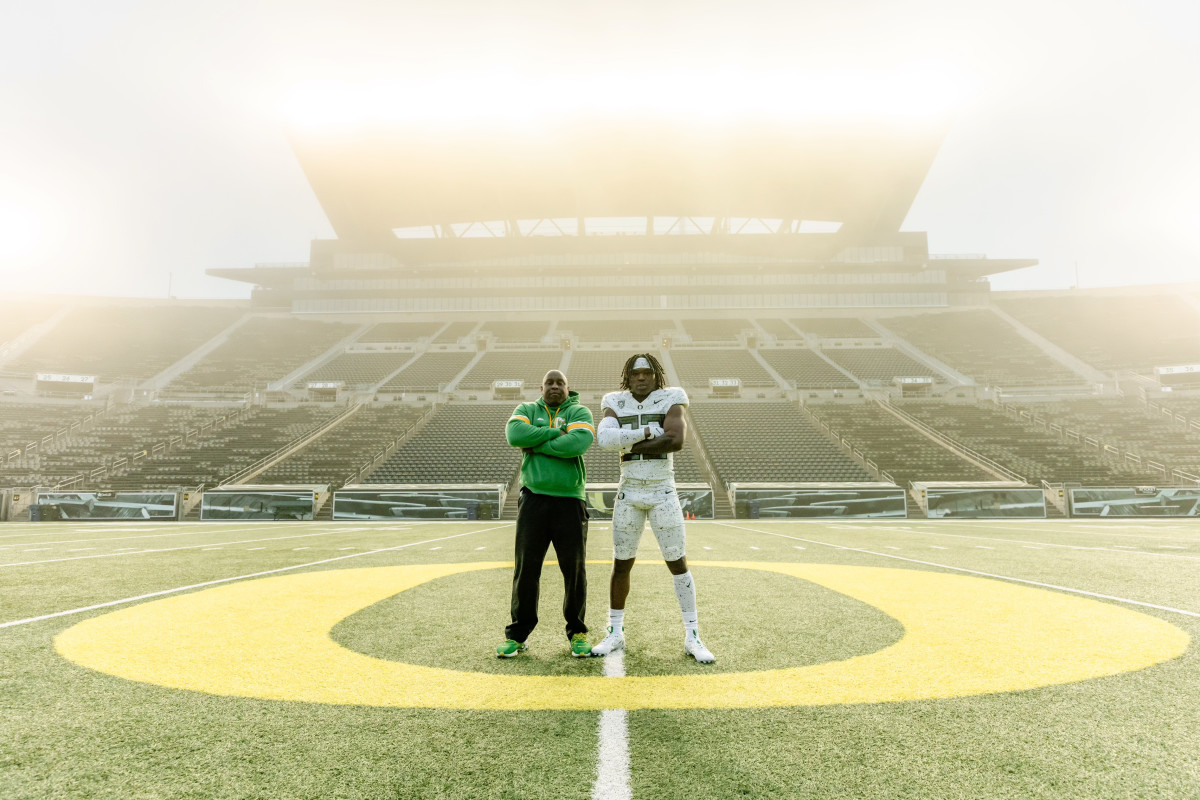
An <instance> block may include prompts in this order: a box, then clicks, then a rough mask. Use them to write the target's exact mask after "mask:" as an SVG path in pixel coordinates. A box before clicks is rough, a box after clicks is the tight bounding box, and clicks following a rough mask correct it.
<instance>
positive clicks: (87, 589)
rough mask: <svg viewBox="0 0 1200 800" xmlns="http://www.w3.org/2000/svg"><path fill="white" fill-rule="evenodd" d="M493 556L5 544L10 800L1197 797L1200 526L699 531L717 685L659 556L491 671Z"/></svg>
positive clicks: (373, 535) (240, 533) (8, 527)
mask: <svg viewBox="0 0 1200 800" xmlns="http://www.w3.org/2000/svg"><path fill="white" fill-rule="evenodd" d="M512 537H513V528H512V524H511V523H498V522H491V523H488V522H480V523H435V524H408V523H222V524H211V523H210V524H186V523H184V524H161V525H157V524H136V523H134V524H123V523H105V524H65V523H63V524H59V523H44V524H38V525H29V524H19V523H12V524H5V525H2V526H0V625H2V627H0V665H2V667H3V668H2V669H0V798H4V799H5V800H7V798H37V799H38V800H44V799H47V798H85V797H94V798H129V799H130V800H134V799H135V798H220V799H222V800H224V799H225V798H417V797H431V798H567V797H578V798H587V797H592V796H596V797H628V796H630V794H629V793H630V792H631V793H632V797H635V798H675V797H688V798H742V797H748V798H757V797H771V798H785V797H786V798H792V797H803V798H814V799H816V798H820V799H821V800H829V799H832V798H914V799H916V798H922V799H925V798H971V799H972V800H978V799H980V798H1006V799H1007V798H1156V799H1157V798H1196V797H1200V658H1197V655H1196V645H1195V641H1196V636H1197V634H1200V523H1196V522H1187V521H1180V522H1166V521H1162V522H1158V521H1153V522H1149V523H1133V524H1126V523H1121V522H1113V521H1107V520H1106V521H1103V522H1091V523H1089V522H1080V521H1055V522H983V521H980V522H970V523H954V522H947V521H939V522H916V521H912V522H899V523H890V522H879V523H872V522H863V523H860V524H855V523H837V524H824V523H785V522H767V521H757V520H753V521H752V520H745V521H729V522H693V523H689V527H688V559H689V561H690V562H691V563H692V564H693V573H694V575H695V578H696V584H697V591H698V597H699V605H700V615H701V617H700V620H701V632H702V634H703V635H704V639H705V641H706V643H707V644H708V645H709V647H710V648H711V649H712V650H713V652H714V653H716V655H717V659H718V660H717V663H716V664H714V665H711V666H704V665H698V664H696V663H695V662H693V661H691V660H690V659H688V658H686V657H685V656H684V654H683V649H682V628H681V625H680V622H679V613H678V608H677V605H676V601H675V597H674V594H673V593H672V589H671V582H670V579H669V576H668V573H667V571H666V569H665V567H664V566H663V565H662V563H661V561H660V559H659V556H658V552H657V549H656V547H655V545H654V542H653V537H652V536H651V535H650V534H649V533H647V535H646V537H645V538H644V540H643V545H642V551H641V554H640V556H639V559H640V561H639V566H638V568H637V569H635V571H634V573H633V591H632V593H631V595H630V599H629V603H628V611H627V615H626V630H627V636H628V642H629V652H628V654H627V655H626V656H625V657H624V659H623V662H622V663H621V664H619V665H618V663H617V661H616V660H614V661H613V662H612V663H609V664H607V665H606V663H605V661H604V660H602V659H582V660H577V659H572V658H570V657H569V656H568V648H567V642H566V639H565V637H564V636H563V634H562V619H561V614H560V612H559V607H560V604H561V601H562V591H561V585H560V584H561V581H560V579H559V575H558V570H557V567H556V566H555V565H554V563H553V561H551V562H548V563H547V565H546V571H545V572H544V575H543V584H542V586H543V596H542V607H541V608H542V610H541V619H542V622H541V625H540V626H539V628H538V630H537V631H535V633H534V634H533V636H532V637H531V638H530V645H531V649H530V651H529V652H528V653H527V654H525V655H522V656H520V657H518V658H515V659H511V660H498V659H496V658H495V657H494V656H493V648H494V647H495V645H496V644H497V643H498V642H499V641H500V639H501V638H502V632H503V627H504V625H505V623H506V622H507V613H508V592H509V583H510V579H511V572H510V570H509V569H508V568H507V566H506V564H507V562H508V561H509V560H510V559H511V546H512V544H511V543H512ZM609 548H610V540H609V532H608V528H607V525H606V524H605V523H600V522H594V523H593V525H592V528H591V534H590V541H589V551H590V555H591V558H593V559H594V560H595V562H596V563H595V564H594V565H593V567H592V568H591V578H592V580H591V591H590V599H589V606H588V620H589V623H590V624H591V625H592V626H593V631H594V636H593V639H594V640H595V641H598V640H599V638H600V633H601V632H602V629H603V626H604V625H605V624H606V608H607V596H606V593H607V567H606V564H605V562H606V560H607V558H608V556H609ZM81 609H82V610H81ZM619 667H623V671H624V674H625V676H624V677H618V676H617V675H616V674H614V673H618V672H619ZM622 708H627V709H629V710H628V711H627V712H625V713H622V712H620V711H619V709H622ZM606 709H607V710H606ZM614 737H615V738H614ZM626 743H627V744H626Z"/></svg>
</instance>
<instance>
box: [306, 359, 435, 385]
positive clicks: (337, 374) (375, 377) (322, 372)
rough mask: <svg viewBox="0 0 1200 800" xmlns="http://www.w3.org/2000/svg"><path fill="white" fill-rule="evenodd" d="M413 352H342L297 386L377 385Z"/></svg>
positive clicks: (307, 375) (308, 374)
mask: <svg viewBox="0 0 1200 800" xmlns="http://www.w3.org/2000/svg"><path fill="white" fill-rule="evenodd" d="M412 357H413V354H412V353H342V354H341V355H339V356H336V357H335V358H333V359H332V360H330V361H327V362H326V363H324V364H322V365H321V366H319V367H317V368H316V369H314V370H312V371H311V372H308V373H306V374H305V375H304V376H302V377H301V378H300V379H299V380H298V381H296V383H295V384H294V385H295V386H297V387H303V386H305V385H306V384H308V383H311V382H315V381H323V382H330V381H341V382H342V383H344V384H345V386H346V387H347V388H364V387H368V386H374V385H375V384H377V383H379V382H380V381H381V380H383V379H384V378H386V377H387V376H389V375H391V374H392V373H393V372H395V371H396V370H398V369H400V367H402V366H404V364H405V363H406V362H408V361H409V360H410V359H412Z"/></svg>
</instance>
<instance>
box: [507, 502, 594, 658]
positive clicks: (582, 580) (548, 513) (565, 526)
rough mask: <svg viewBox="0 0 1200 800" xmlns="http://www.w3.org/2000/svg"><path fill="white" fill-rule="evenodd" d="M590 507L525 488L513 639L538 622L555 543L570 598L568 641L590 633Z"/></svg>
mask: <svg viewBox="0 0 1200 800" xmlns="http://www.w3.org/2000/svg"><path fill="white" fill-rule="evenodd" d="M587 527H588V518H587V505H586V504H585V503H584V502H583V501H582V500H579V499H577V498H574V497H552V496H550V495H546V494H534V493H533V492H531V491H529V490H528V489H525V488H522V489H521V496H520V497H519V498H518V499H517V547H516V551H517V552H516V561H517V567H516V570H515V571H514V573H513V588H512V623H511V624H509V626H508V627H507V628H505V629H504V634H505V636H507V637H508V638H509V639H514V640H516V641H518V642H523V641H525V639H526V638H527V637H528V636H529V634H530V632H531V631H532V630H533V629H534V628H535V627H536V626H537V623H538V589H539V584H540V582H541V577H542V561H543V560H544V559H545V558H546V551H547V550H548V549H549V548H550V545H551V544H553V545H554V552H555V554H556V555H557V556H558V568H559V569H560V570H562V574H563V582H564V585H565V589H566V596H565V598H564V599H563V616H564V617H565V618H566V620H567V638H570V637H571V636H573V635H574V634H576V633H587V629H588V628H587V625H585V624H584V622H583V616H584V613H585V612H586V610H587V569H586V563H585V562H586V558H587Z"/></svg>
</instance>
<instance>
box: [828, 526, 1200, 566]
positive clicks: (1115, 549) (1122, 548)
mask: <svg viewBox="0 0 1200 800" xmlns="http://www.w3.org/2000/svg"><path fill="white" fill-rule="evenodd" d="M840 527H841V526H839V528H840ZM887 530H893V531H897V532H898V533H911V534H916V535H920V536H949V537H950V538H952V539H976V540H981V541H984V542H1003V543H1005V544H1014V545H1016V544H1019V545H1025V546H1030V545H1033V546H1034V547H1033V549H1040V548H1044V547H1059V548H1062V549H1064V550H1092V551H1095V552H1100V553H1120V554H1122V555H1127V554H1128V553H1129V549H1130V548H1132V547H1133V545H1130V544H1114V545H1113V546H1112V547H1093V546H1089V545H1082V544H1057V543H1055V542H1031V541H1029V540H1028V539H1006V538H1005V537H1003V536H973V535H971V534H969V533H946V532H944V531H918V530H902V529H900V528H888V529H887ZM930 546H931V547H937V545H930ZM1156 546H1157V547H1170V545H1156ZM940 549H945V548H940ZM1171 549H1175V548H1171ZM1179 549H1184V548H1179ZM1137 553H1138V554H1139V555H1144V556H1158V557H1159V558H1184V559H1187V560H1189V561H1200V556H1185V555H1182V554H1181V553H1151V552H1147V551H1144V550H1139V551H1137Z"/></svg>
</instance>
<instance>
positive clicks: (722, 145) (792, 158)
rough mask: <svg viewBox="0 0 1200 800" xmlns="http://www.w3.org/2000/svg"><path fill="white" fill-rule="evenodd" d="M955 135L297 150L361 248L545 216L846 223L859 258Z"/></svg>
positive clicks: (707, 130)
mask: <svg viewBox="0 0 1200 800" xmlns="http://www.w3.org/2000/svg"><path fill="white" fill-rule="evenodd" d="M945 129H946V125H945V122H944V121H941V120H939V121H930V120H928V119H883V120H879V119H870V120H866V119H861V118H860V119H854V120H830V119H820V120H814V119H796V120H778V119H745V118H740V119H738V120H736V121H712V120H707V121H703V120H701V121H697V120H677V119H655V118H640V119H623V120H616V119H606V120H592V121H588V122H582V121H579V120H573V121H558V122H548V121H545V120H543V121H542V122H541V123H540V124H539V125H537V126H529V125H524V126H515V125H504V124H501V123H488V124H485V123H481V122H476V123H473V124H471V125H460V126H457V127H454V126H445V125H443V126H441V127H439V126H433V125H424V126H422V125H418V124H416V123H414V124H413V125H411V126H404V125H400V124H398V123H388V124H386V125H385V124H375V125H366V126H356V127H351V128H319V129H307V128H303V129H296V130H293V131H291V133H290V139H291V143H292V147H293V149H294V150H295V152H296V155H297V157H298V158H299V161H300V164H301V166H302V168H303V170H304V172H305V174H306V176H307V177H308V180H309V183H310V184H311V185H312V187H313V189H314V191H315V192H316V195H317V199H318V200H319V202H320V203H321V206H322V207H323V209H324V210H325V213H326V215H327V216H328V218H329V221H330V222H331V223H332V225H333V228H334V230H335V231H336V232H337V236H338V240H339V241H340V242H341V244H342V245H343V246H344V247H348V248H352V249H354V250H357V251H359V252H398V248H397V247H396V245H397V242H398V241H400V239H401V237H404V238H408V237H409V236H411V235H412V231H416V230H422V229H424V230H427V231H429V232H430V236H431V238H435V239H439V240H445V239H456V238H461V237H460V234H461V233H462V232H463V231H464V230H469V227H468V226H470V224H471V223H488V224H490V225H491V226H492V232H493V233H495V232H496V231H495V230H494V229H495V227H496V226H498V225H500V226H504V230H503V236H502V237H494V238H510V239H520V238H526V237H527V235H528V234H529V232H530V227H531V226H532V225H535V224H537V221H539V220H578V219H581V218H605V219H616V218H622V219H629V218H643V219H662V218H668V219H693V220H696V219H699V220H704V222H702V223H699V224H700V226H701V227H704V228H708V232H710V233H720V234H724V233H729V234H732V232H733V231H732V229H733V228H734V227H736V226H737V225H738V224H740V223H739V222H738V220H744V219H768V220H772V221H774V222H775V223H776V224H778V225H780V226H783V227H784V228H785V230H784V231H783V232H785V233H790V232H794V231H799V230H803V228H802V226H803V225H805V224H808V225H810V226H811V225H813V224H819V225H827V226H828V225H836V226H837V231H838V234H837V237H836V239H837V243H838V244H839V245H840V246H855V245H858V244H870V243H873V242H875V241H878V240H879V239H881V238H887V237H888V236H889V235H894V234H895V233H896V232H898V231H899V229H900V225H901V223H902V222H903V220H904V218H905V216H906V215H907V213H908V210H909V208H910V206H911V205H912V202H913V200H914V198H915V197H916V194H917V191H918V190H919V189H920V187H921V183H922V181H923V180H924V178H925V175H926V173H927V171H928V169H929V166H930V164H931V163H932V161H933V158H934V157H935V155H936V154H937V151H938V148H939V146H940V144H941V142H942V139H943V137H944V134H945ZM731 221H732V222H731ZM474 230H475V232H476V234H478V232H479V231H478V228H475V229H474ZM545 231H546V228H545V227H544V226H543V227H542V228H541V232H542V233H544V232H545ZM560 232H562V231H560ZM646 232H647V233H648V234H650V235H651V236H652V235H653V234H654V233H655V230H654V224H653V223H650V224H649V225H648V230H647V231H646ZM587 233H588V234H592V233H593V231H591V230H589V231H587ZM561 238H563V239H569V238H573V237H571V236H563V237H561ZM589 238H591V237H590V236H589ZM647 238H650V236H647ZM753 238H759V237H753ZM493 244H495V242H493ZM564 245H565V243H563V242H560V243H559V245H558V246H559V247H562V246H564ZM433 246H434V247H435V248H442V249H445V248H446V247H447V245H446V244H445V243H442V244H440V245H433ZM481 246H482V245H481ZM546 246H547V245H540V246H538V247H539V249H540V248H542V247H546ZM764 246H767V245H765V244H763V245H754V246H752V249H756V248H761V247H764ZM779 246H780V245H779V242H778V240H777V241H776V242H775V243H774V244H772V245H770V247H772V248H778V247H779ZM739 247H740V245H739ZM451 249H454V248H451ZM515 249H517V250H521V249H522V248H521V247H515Z"/></svg>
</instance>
